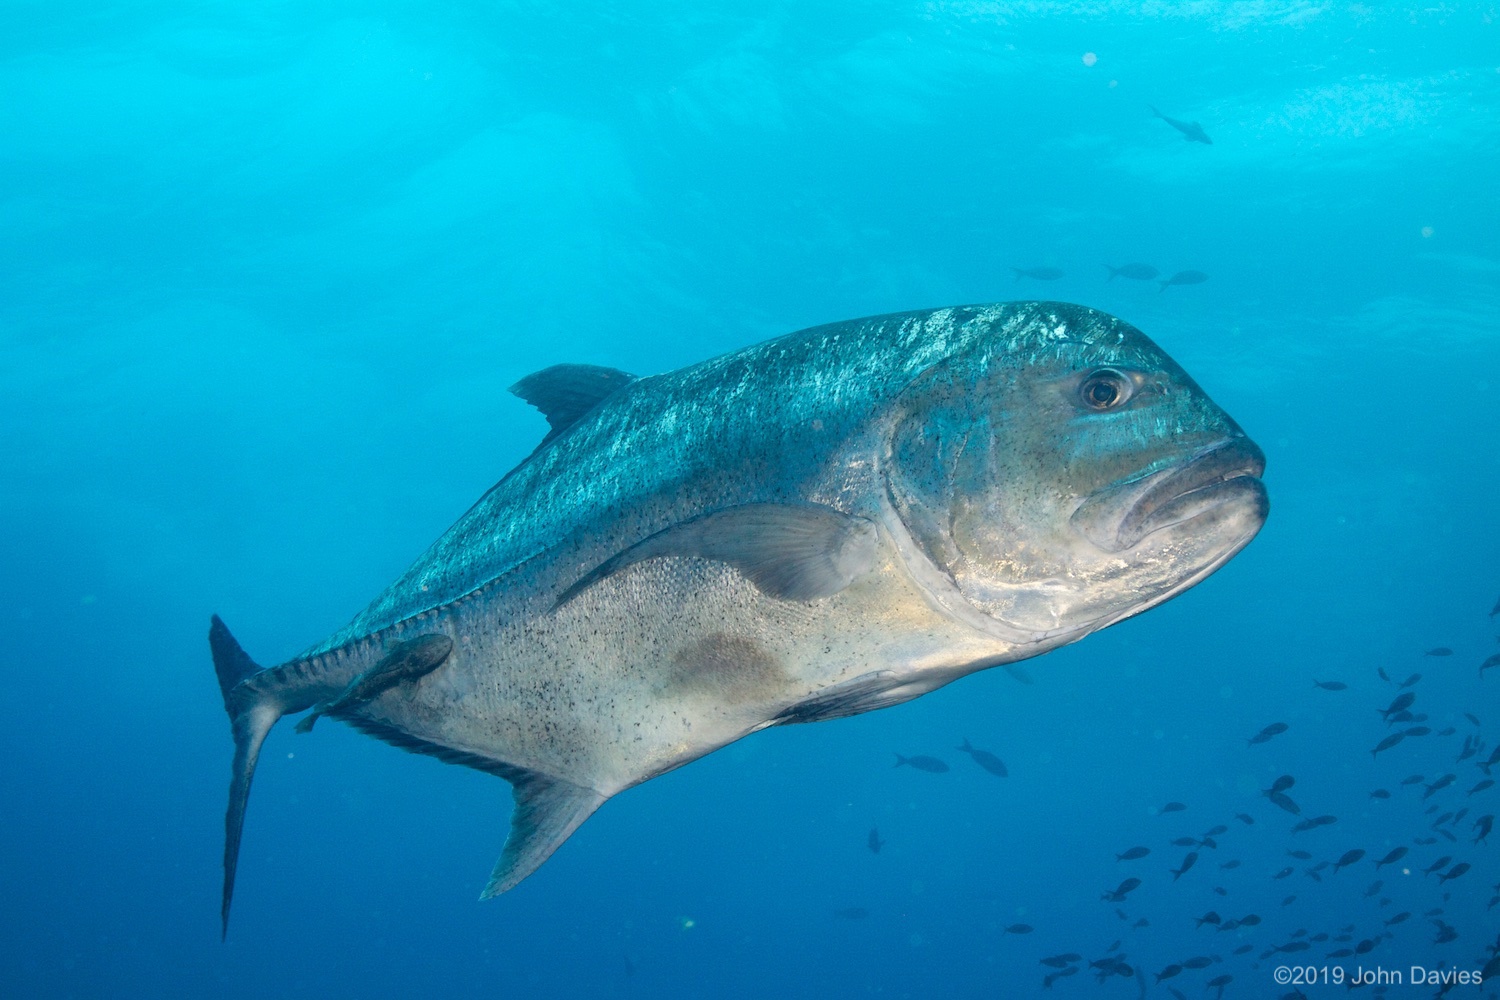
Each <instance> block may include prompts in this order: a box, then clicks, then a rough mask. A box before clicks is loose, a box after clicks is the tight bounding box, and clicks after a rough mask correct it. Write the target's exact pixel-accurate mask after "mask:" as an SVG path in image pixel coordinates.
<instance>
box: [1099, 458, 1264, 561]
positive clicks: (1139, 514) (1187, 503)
mask: <svg viewBox="0 0 1500 1000" xmlns="http://www.w3.org/2000/svg"><path fill="white" fill-rule="evenodd" d="M1265 470H1266V456H1265V453H1264V452H1262V451H1261V450H1260V448H1259V447H1258V446H1257V445H1256V444H1255V442H1253V441H1251V440H1250V439H1249V438H1246V437H1234V438H1230V439H1228V440H1225V441H1220V442H1218V443H1217V444H1213V445H1210V446H1209V447H1207V448H1204V449H1203V450H1202V451H1199V452H1198V453H1196V454H1195V455H1193V456H1192V457H1191V458H1189V459H1188V460H1187V461H1186V462H1183V463H1181V464H1179V465H1176V466H1173V467H1172V468H1170V469H1165V470H1162V471H1160V472H1154V473H1151V474H1149V475H1146V476H1143V477H1141V478H1140V479H1136V480H1132V481H1130V482H1128V483H1123V484H1120V485H1119V486H1117V487H1113V488H1110V489H1108V490H1106V491H1103V493H1102V495H1099V496H1096V497H1091V498H1090V499H1089V500H1087V501H1085V502H1084V504H1083V505H1082V506H1081V507H1080V508H1079V509H1078V511H1077V513H1075V514H1074V522H1075V524H1077V525H1078V526H1079V527H1080V528H1081V529H1083V530H1084V534H1085V535H1086V536H1087V537H1089V538H1090V540H1091V541H1093V542H1094V543H1095V544H1098V545H1100V547H1101V548H1104V549H1106V550H1108V551H1111V552H1123V551H1125V550H1127V549H1132V548H1134V547H1136V546H1137V545H1139V544H1141V542H1143V541H1145V540H1146V539H1147V538H1149V537H1150V536H1152V535H1154V534H1156V533H1158V532H1161V531H1166V530H1168V529H1170V528H1175V527H1177V526H1178V525H1182V524H1186V523H1187V522H1189V521H1194V520H1197V519H1199V518H1203V517H1206V516H1207V515H1210V514H1212V513H1214V512H1215V511H1218V510H1220V509H1221V508H1223V507H1225V506H1226V505H1230V504H1238V505H1240V506H1241V507H1243V508H1244V509H1245V510H1247V512H1250V513H1251V514H1252V519H1253V521H1254V523H1255V525H1256V527H1257V528H1258V527H1259V526H1260V524H1261V523H1263V522H1264V521H1265V518H1266V515H1267V514H1268V513H1269V512H1270V501H1269V499H1268V497H1267V495H1266V487H1265V484H1264V483H1262V482H1261V479H1260V477H1261V476H1262V475H1263V474H1264V473H1265ZM1122 493H1123V494H1124V495H1123V496H1122V495H1121V494H1122ZM1121 501H1124V503H1123V504H1121ZM1101 503H1102V504H1106V505H1109V506H1115V505H1116V504H1120V505H1121V506H1124V507H1125V513H1124V516H1122V517H1121V518H1120V519H1119V521H1118V522H1117V524H1116V526H1115V530H1114V531H1113V532H1112V533H1104V532H1100V531H1099V530H1098V528H1097V527H1095V528H1094V529H1093V530H1087V528H1085V524H1086V523H1087V522H1088V521H1091V520H1093V514H1094V512H1095V511H1096V510H1097V507H1098V505H1099V504H1101ZM1116 509H1117V510H1118V509H1119V507H1118V506H1117V507H1116ZM1253 533H1254V532H1252V534H1253ZM1103 534H1108V537H1100V536H1101V535H1103Z"/></svg>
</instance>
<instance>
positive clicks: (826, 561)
mask: <svg viewBox="0 0 1500 1000" xmlns="http://www.w3.org/2000/svg"><path fill="white" fill-rule="evenodd" d="M878 545H879V533H878V532H877V530H876V527H875V522H873V521H871V520H869V519H868V518H864V517H857V516H855V515H853V514H845V513H843V512H842V511H837V510H834V509H833V508H832V507H825V506H823V505H821V504H812V503H784V504H783V503H753V504H743V505H741V506H738V507H726V508H725V509H723V510H718V511H714V512H712V513H709V514H704V515H701V516H699V517H695V518H692V519H691V520H688V521H684V522H682V523H681V524H675V525H673V526H672V527H670V528H665V529H663V530H662V531H658V532H657V533H656V534H654V535H652V536H651V537H650V538H647V539H646V540H645V541H642V542H639V543H637V544H636V545H633V546H631V547H630V548H628V549H626V550H624V551H623V552H620V553H618V554H616V555H614V556H612V557H610V558H609V559H606V560H605V561H604V562H602V563H600V564H599V565H598V566H597V567H595V568H594V569H593V570H592V571H590V572H589V573H587V574H585V575H584V576H583V577H582V578H581V579H580V580H578V582H576V583H574V584H573V585H572V586H571V587H569V588H568V589H567V590H565V591H563V593H562V595H561V596H559V597H558V599H557V603H556V604H555V605H554V608H560V607H562V606H563V605H564V604H566V603H568V602H569V601H571V600H572V599H573V598H574V597H577V596H578V595H579V594H580V593H582V592H583V591H584V590H587V589H588V588H589V587H591V586H593V585H594V584H596V583H598V582H599V581H600V580H603V579H604V578H605V577H607V576H610V575H611V574H614V573H618V572H620V571H621V570H623V569H626V568H627V567H629V566H633V565H635V564H636V563H638V562H644V561H645V560H647V559H656V558H660V557H664V556H697V557H699V558H702V559H713V560H717V561H719V562H725V563H728V564H729V565H731V566H733V567H734V568H735V569H737V570H739V571H740V572H741V573H743V574H744V575H745V576H746V577H747V578H748V579H749V580H750V582H751V583H753V584H755V586H756V587H758V588H759V589H760V590H761V591H762V592H763V593H766V594H769V595H771V596H772V597H779V598H782V599H784V600H789V601H811V600H814V599H816V598H819V597H830V596H832V595H834V594H837V593H838V592H839V591H841V590H843V589H844V588H845V587H847V586H849V584H851V583H853V582H854V581H855V580H856V579H858V578H859V577H860V576H862V575H864V574H865V573H867V572H869V571H870V569H871V568H873V566H874V564H875V552H876V548H877V546H878Z"/></svg>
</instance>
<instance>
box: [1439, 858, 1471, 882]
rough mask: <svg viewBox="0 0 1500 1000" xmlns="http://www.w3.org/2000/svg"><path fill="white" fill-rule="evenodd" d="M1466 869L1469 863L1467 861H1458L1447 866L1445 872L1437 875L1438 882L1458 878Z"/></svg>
mask: <svg viewBox="0 0 1500 1000" xmlns="http://www.w3.org/2000/svg"><path fill="white" fill-rule="evenodd" d="M1468 870H1469V863H1468V862H1467V861H1460V862H1459V863H1458V864H1456V865H1454V866H1453V867H1452V868H1449V869H1448V870H1447V871H1446V872H1444V873H1443V874H1441V875H1439V876H1438V882H1439V883H1442V882H1451V881H1453V880H1454V879H1456V878H1458V877H1459V876H1460V875H1462V874H1464V873H1465V872H1467V871H1468Z"/></svg>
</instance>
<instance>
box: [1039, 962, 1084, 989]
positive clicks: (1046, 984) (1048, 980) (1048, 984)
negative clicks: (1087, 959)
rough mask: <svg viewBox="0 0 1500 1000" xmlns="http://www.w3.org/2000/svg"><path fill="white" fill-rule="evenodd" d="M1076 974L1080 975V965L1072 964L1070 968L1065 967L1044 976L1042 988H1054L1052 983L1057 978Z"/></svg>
mask: <svg viewBox="0 0 1500 1000" xmlns="http://www.w3.org/2000/svg"><path fill="white" fill-rule="evenodd" d="M1076 975H1078V966H1076V965H1070V966H1068V968H1066V969H1063V970H1062V971H1061V972H1054V973H1052V975H1050V976H1044V977H1042V989H1045V990H1050V989H1051V988H1052V983H1053V982H1054V981H1055V980H1058V979H1065V978H1067V977H1068V976H1076Z"/></svg>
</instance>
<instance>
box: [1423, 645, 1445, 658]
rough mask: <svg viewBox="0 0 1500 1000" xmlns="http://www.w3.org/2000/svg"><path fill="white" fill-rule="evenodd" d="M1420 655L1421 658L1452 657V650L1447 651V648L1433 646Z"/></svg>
mask: <svg viewBox="0 0 1500 1000" xmlns="http://www.w3.org/2000/svg"><path fill="white" fill-rule="evenodd" d="M1422 655H1423V656H1452V655H1453V650H1451V649H1449V648H1448V647H1447V646H1434V647H1432V648H1431V649H1429V650H1428V651H1427V652H1425V653H1423V654H1422Z"/></svg>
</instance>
